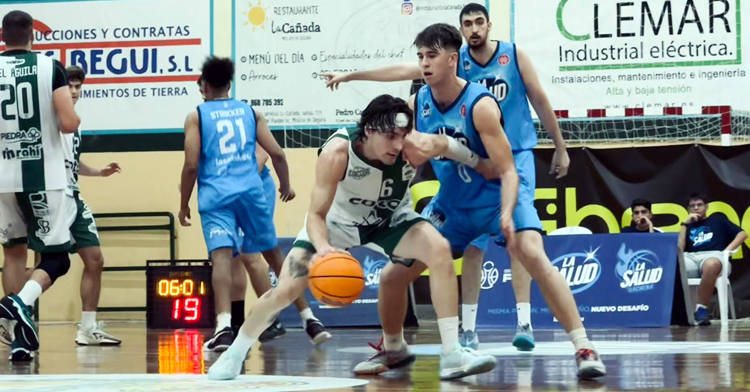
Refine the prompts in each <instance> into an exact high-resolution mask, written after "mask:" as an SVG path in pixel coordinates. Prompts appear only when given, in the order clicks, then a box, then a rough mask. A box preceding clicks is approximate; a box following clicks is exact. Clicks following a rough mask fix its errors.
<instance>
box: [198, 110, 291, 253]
mask: <svg viewBox="0 0 750 392" xmlns="http://www.w3.org/2000/svg"><path fill="white" fill-rule="evenodd" d="M198 114H199V117H200V128H201V129H200V130H201V157H200V163H199V169H198V207H199V211H200V214H201V225H202V226H203V237H204V238H205V240H206V247H207V248H208V251H209V253H210V252H212V251H214V250H216V249H221V248H231V249H239V250H241V251H242V252H243V253H256V252H262V251H266V250H269V249H273V248H274V247H276V246H277V245H278V242H277V238H276V228H275V227H274V225H273V211H272V208H271V207H270V205H269V200H267V196H266V194H267V192H266V190H265V189H264V185H263V182H262V180H261V177H260V175H258V163H257V161H256V159H255V142H256V131H257V128H256V126H257V124H256V121H255V112H254V111H253V108H252V107H250V106H249V105H247V104H245V103H243V102H240V101H238V100H235V99H223V100H215V101H208V102H206V103H204V104H202V105H200V106H198ZM268 177H270V176H268ZM271 182H273V180H271ZM271 202H273V197H272V200H271ZM240 231H241V232H244V234H245V235H244V237H240V236H239V235H238V233H239V232H240Z"/></svg>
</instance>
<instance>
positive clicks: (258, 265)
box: [178, 78, 331, 351]
mask: <svg viewBox="0 0 750 392" xmlns="http://www.w3.org/2000/svg"><path fill="white" fill-rule="evenodd" d="M198 87H199V88H200V90H201V95H202V96H203V100H204V102H205V100H206V97H205V95H204V91H203V85H202V78H198ZM269 158H270V156H269V155H268V153H267V152H266V151H265V150H263V148H262V147H261V146H259V145H256V146H255V159H256V161H257V163H258V172H259V175H260V179H261V183H262V184H263V190H264V192H265V196H266V201H267V202H268V208H269V211H270V215H271V217H272V218H273V215H274V210H275V207H276V184H275V183H274V181H273V177H272V176H271V170H270V169H269V168H268V166H266V164H267V163H268V160H269ZM178 189H182V188H181V187H178ZM290 200H291V199H287V200H286V201H290ZM237 236H238V237H239V239H238V241H237V242H238V244H241V243H242V241H243V237H244V233H243V232H242V230H241V229H238V232H237ZM237 253H238V254H239V255H238V256H236V257H235V258H234V259H233V260H232V287H231V292H230V297H231V312H230V316H231V328H232V332H233V334H234V336H237V333H239V330H240V327H241V326H242V323H243V322H244V321H245V296H246V294H247V293H246V292H247V278H246V276H245V271H243V270H242V268H243V266H244V268H245V270H246V271H247V274H248V275H249V277H250V283H251V284H252V285H253V290H254V291H255V294H256V295H258V296H260V295H263V294H264V293H265V292H266V291H268V290H270V289H271V282H270V280H269V273H268V267H269V264H270V266H271V269H272V270H273V271H274V273H275V274H276V275H277V276H278V275H279V274H280V273H281V266H282V264H283V263H284V255H283V254H282V253H281V250H280V249H279V247H278V244H277V246H276V247H275V248H273V249H269V250H265V251H263V252H261V253H250V254H242V252H241V249H240V248H238V249H237ZM261 254H262V257H261ZM264 258H265V260H264ZM266 261H268V263H266ZM294 304H295V306H296V307H297V310H298V311H299V313H300V317H301V318H302V325H303V326H304V328H305V332H306V333H307V335H308V336H309V337H310V342H312V343H313V344H314V345H320V344H323V343H325V342H327V341H328V340H329V339H330V338H331V334H330V333H329V332H328V331H326V329H325V327H324V326H323V323H321V322H320V320H318V319H317V318H316V317H315V315H314V314H313V312H312V309H310V306H309V305H308V303H307V300H306V299H305V297H304V295H303V296H300V298H297V299H296V300H295V301H294ZM222 317H225V316H222ZM223 329H224V328H222V330H223ZM216 332H217V333H219V332H221V331H219V330H218V329H217V331H216ZM285 334H286V329H285V328H284V326H283V325H282V324H281V322H279V321H278V320H276V321H274V323H273V324H271V325H270V326H269V327H268V328H267V329H266V330H265V331H263V333H262V334H261V335H260V338H259V341H260V342H261V343H266V342H269V341H271V340H274V339H278V338H280V337H282V336H284V335H285ZM221 336H225V337H224V338H222V340H223V341H224V342H228V343H231V341H229V335H228V334H227V332H224V333H222V334H221ZM214 340H215V339H214ZM224 342H222V343H223V344H210V343H211V342H210V341H209V342H206V344H205V345H204V348H205V349H206V350H208V351H222V350H223V349H225V348H226V347H227V344H228V343H224ZM209 345H210V346H209Z"/></svg>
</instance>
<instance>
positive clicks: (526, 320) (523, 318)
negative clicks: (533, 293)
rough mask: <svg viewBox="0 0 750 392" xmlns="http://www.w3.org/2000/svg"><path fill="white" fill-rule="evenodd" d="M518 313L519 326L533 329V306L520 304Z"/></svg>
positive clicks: (525, 303)
mask: <svg viewBox="0 0 750 392" xmlns="http://www.w3.org/2000/svg"><path fill="white" fill-rule="evenodd" d="M516 311H517V312H518V313H517V315H518V325H528V326H529V328H531V304H530V303H528V302H519V303H517V304H516Z"/></svg>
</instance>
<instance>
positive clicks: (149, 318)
mask: <svg viewBox="0 0 750 392" xmlns="http://www.w3.org/2000/svg"><path fill="white" fill-rule="evenodd" d="M146 285H147V287H146V325H147V327H148V328H156V329H158V328H211V327H213V326H214V323H215V317H214V300H213V292H212V290H211V263H210V262H208V261H148V262H147V267H146Z"/></svg>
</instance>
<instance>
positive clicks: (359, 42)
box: [233, 0, 465, 129]
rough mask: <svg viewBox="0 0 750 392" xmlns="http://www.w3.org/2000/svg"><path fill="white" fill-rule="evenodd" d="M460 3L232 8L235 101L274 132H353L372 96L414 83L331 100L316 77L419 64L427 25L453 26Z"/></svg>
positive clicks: (284, 2) (290, 0) (356, 90)
mask: <svg viewBox="0 0 750 392" xmlns="http://www.w3.org/2000/svg"><path fill="white" fill-rule="evenodd" d="M464 5H465V2H464V1H458V0H430V1H424V0H413V1H412V0H403V1H402V0H396V1H393V0H356V1H355V0H344V1H311V0H263V1H262V2H261V1H257V2H256V1H250V2H249V3H248V2H247V1H238V0H235V1H234V11H233V15H234V35H233V40H234V43H233V58H234V60H235V63H236V64H237V73H236V75H235V97H236V98H237V99H242V100H247V102H248V103H250V104H251V105H252V106H253V107H256V108H258V109H259V110H260V111H262V112H263V113H264V114H265V117H266V120H267V121H268V124H269V125H270V126H271V129H290V128H295V127H296V128H305V129H317V128H335V127H339V126H344V125H347V126H351V125H353V124H356V122H357V121H358V120H359V116H360V114H361V111H362V110H363V109H364V108H365V107H366V106H367V104H368V103H369V102H370V101H371V100H372V99H373V98H375V97H376V96H378V95H381V94H391V95H394V96H399V97H407V96H408V95H409V89H410V87H411V84H410V83H409V82H402V83H375V82H367V83H352V84H347V85H345V86H342V87H341V89H340V91H338V92H336V93H332V92H330V91H327V90H326V89H325V83H324V81H323V80H322V79H321V76H320V74H321V73H323V72H350V71H356V70H363V69H370V68H376V67H380V66H384V65H389V64H395V63H403V62H410V61H413V62H417V53H416V48H414V46H413V45H412V43H413V42H414V39H415V38H416V36H417V34H418V33H419V32H420V31H421V30H422V29H424V28H425V27H427V26H428V25H430V24H433V23H438V22H444V23H450V24H452V25H454V26H455V25H457V24H458V17H459V13H460V11H461V9H462V8H463V6H464Z"/></svg>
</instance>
